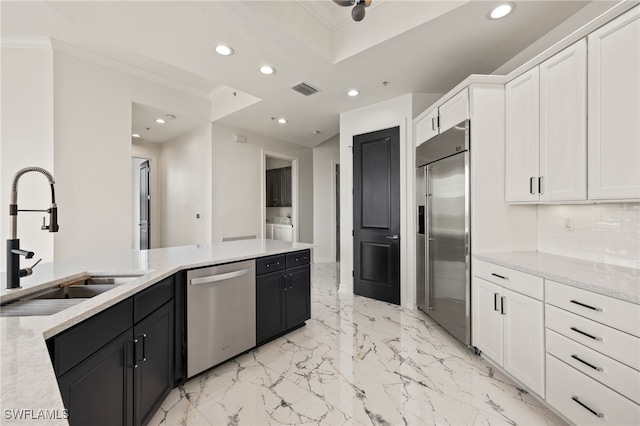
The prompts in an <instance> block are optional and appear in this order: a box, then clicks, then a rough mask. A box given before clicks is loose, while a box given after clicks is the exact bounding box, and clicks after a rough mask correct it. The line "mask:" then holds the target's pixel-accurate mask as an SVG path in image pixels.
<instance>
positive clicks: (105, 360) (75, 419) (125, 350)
mask: <svg viewBox="0 0 640 426" xmlns="http://www.w3.org/2000/svg"><path fill="white" fill-rule="evenodd" d="M58 385H59V386H60V392H61V394H62V400H63V401H64V405H65V407H66V408H67V410H68V411H69V423H70V424H71V425H106V426H111V425H131V424H133V330H132V329H129V330H128V331H127V332H125V333H123V334H121V335H120V336H119V337H117V338H116V339H114V340H113V341H112V342H111V343H109V344H107V345H106V346H105V347H104V348H102V349H100V350H99V351H98V352H96V353H95V354H93V355H92V356H90V357H89V358H87V359H86V360H85V361H83V362H82V363H80V364H78V365H77V366H76V367H74V368H72V369H71V370H69V371H68V372H67V373H65V374H63V375H62V376H61V377H60V378H59V379H58Z"/></svg>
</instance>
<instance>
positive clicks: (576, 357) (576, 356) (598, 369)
mask: <svg viewBox="0 0 640 426" xmlns="http://www.w3.org/2000/svg"><path fill="white" fill-rule="evenodd" d="M571 358H573V359H575V360H576V361H580V362H581V363H583V364H584V365H586V366H587V367H591V368H593V369H594V370H596V371H603V370H602V367H596V366H595V365H593V364H591V363H589V362H587V361H585V360H583V359H581V358H580V357H578V355H571Z"/></svg>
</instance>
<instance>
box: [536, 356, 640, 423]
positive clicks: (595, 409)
mask: <svg viewBox="0 0 640 426" xmlns="http://www.w3.org/2000/svg"><path fill="white" fill-rule="evenodd" d="M546 400H547V402H548V403H549V404H550V405H551V406H552V407H553V408H555V409H556V410H558V411H559V412H560V413H561V414H562V415H564V416H565V417H566V418H567V419H569V420H571V421H572V422H573V423H575V424H576V425H581V426H582V425H634V426H637V425H638V424H640V406H639V405H638V404H636V403H634V402H632V401H630V400H628V399H627V398H625V397H624V396H622V395H620V394H618V393H616V392H614V391H612V390H611V389H609V388H608V387H606V386H604V385H602V384H600V383H598V382H596V381H595V380H593V379H592V378H590V377H588V376H586V375H584V374H582V373H581V372H579V371H578V370H576V369H574V368H572V367H570V366H568V365H567V364H565V363H563V362H562V361H560V360H558V359H557V358H555V357H554V356H552V355H549V354H547V398H546ZM581 404H583V405H581Z"/></svg>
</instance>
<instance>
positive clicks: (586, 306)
mask: <svg viewBox="0 0 640 426" xmlns="http://www.w3.org/2000/svg"><path fill="white" fill-rule="evenodd" d="M571 303H573V304H575V305H578V306H582V307H583V308H587V309H591V310H592V311H597V312H602V308H594V307H593V306H589V305H585V304H584V303H580V302H578V301H577V300H571Z"/></svg>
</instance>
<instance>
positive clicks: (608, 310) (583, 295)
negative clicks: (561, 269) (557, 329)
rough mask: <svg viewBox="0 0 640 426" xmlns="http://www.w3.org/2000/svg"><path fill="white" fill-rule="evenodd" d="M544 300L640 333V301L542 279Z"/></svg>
mask: <svg viewBox="0 0 640 426" xmlns="http://www.w3.org/2000/svg"><path fill="white" fill-rule="evenodd" d="M545 301H546V302H547V303H550V304H552V305H554V306H557V307H559V308H562V309H565V310H567V311H570V312H573V313H576V314H578V315H582V316H583V317H587V318H590V319H592V320H595V321H598V322H601V323H603V324H607V325H610V326H611V327H614V328H617V329H618V330H622V331H625V332H627V333H631V334H633V335H635V336H640V305H636V304H635V303H631V302H626V301H624V300H619V299H614V298H612V297H609V296H604V295H602V294H598V293H593V292H591V291H587V290H583V289H580V288H576V287H571V286H569V285H566V284H561V283H558V282H555V281H550V280H545Z"/></svg>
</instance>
